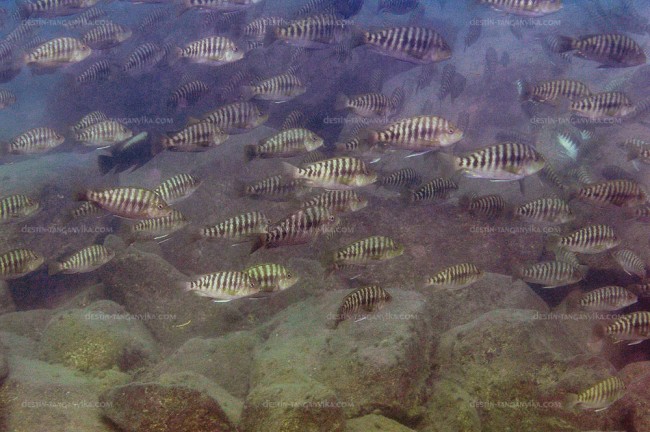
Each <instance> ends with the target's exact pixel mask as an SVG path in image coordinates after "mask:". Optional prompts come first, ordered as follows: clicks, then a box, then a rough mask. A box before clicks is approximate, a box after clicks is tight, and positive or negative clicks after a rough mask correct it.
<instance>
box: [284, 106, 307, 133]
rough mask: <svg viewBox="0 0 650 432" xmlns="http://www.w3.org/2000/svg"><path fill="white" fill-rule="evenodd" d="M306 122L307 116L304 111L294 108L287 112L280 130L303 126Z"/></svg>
mask: <svg viewBox="0 0 650 432" xmlns="http://www.w3.org/2000/svg"><path fill="white" fill-rule="evenodd" d="M306 123H307V118H306V117H305V114H303V112H302V111H300V110H294V111H291V112H290V113H289V114H287V116H286V117H285V119H284V121H283V122H282V126H281V127H280V130H287V129H298V128H302V127H305V125H306Z"/></svg>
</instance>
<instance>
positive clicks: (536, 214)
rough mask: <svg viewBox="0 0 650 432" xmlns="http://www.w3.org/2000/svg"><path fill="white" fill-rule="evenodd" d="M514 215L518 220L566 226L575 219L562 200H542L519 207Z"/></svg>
mask: <svg viewBox="0 0 650 432" xmlns="http://www.w3.org/2000/svg"><path fill="white" fill-rule="evenodd" d="M514 214H515V216H516V217H518V218H522V219H526V220H529V221H533V222H547V223H551V224H564V223H568V222H571V221H573V220H574V219H575V214H574V213H573V211H572V210H571V208H570V207H569V204H568V203H567V202H566V201H564V200H562V199H560V198H540V199H536V200H534V201H530V202H528V203H526V204H522V205H520V206H519V207H517V208H516V209H515V211H514Z"/></svg>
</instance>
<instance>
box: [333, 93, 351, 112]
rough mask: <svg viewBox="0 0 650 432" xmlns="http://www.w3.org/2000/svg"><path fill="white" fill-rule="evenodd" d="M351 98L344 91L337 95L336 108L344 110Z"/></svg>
mask: <svg viewBox="0 0 650 432" xmlns="http://www.w3.org/2000/svg"><path fill="white" fill-rule="evenodd" d="M349 101H350V99H349V98H348V97H347V96H346V95H344V94H343V93H339V94H338V95H336V102H335V103H334V109H335V110H337V111H342V110H344V109H346V108H347V107H348V102H349Z"/></svg>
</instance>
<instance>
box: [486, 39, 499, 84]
mask: <svg viewBox="0 0 650 432" xmlns="http://www.w3.org/2000/svg"><path fill="white" fill-rule="evenodd" d="M498 64H499V54H497V50H495V49H494V47H488V49H487V50H486V51H485V70H484V71H483V75H484V76H485V78H486V79H487V80H488V81H492V79H493V78H494V77H495V75H496V72H497V65H498Z"/></svg>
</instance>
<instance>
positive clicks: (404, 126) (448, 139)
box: [367, 115, 463, 151]
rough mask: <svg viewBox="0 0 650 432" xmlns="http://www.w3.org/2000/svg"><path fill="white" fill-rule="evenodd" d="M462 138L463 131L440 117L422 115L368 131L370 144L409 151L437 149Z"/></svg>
mask: <svg viewBox="0 0 650 432" xmlns="http://www.w3.org/2000/svg"><path fill="white" fill-rule="evenodd" d="M462 138H463V131H462V130H460V129H458V127H456V126H455V125H454V124H453V123H451V122H450V121H449V120H447V119H444V118H442V117H437V116H430V115H422V116H416V117H409V118H406V119H404V120H400V121H397V122H394V123H392V124H390V125H388V127H386V128H385V129H383V130H380V131H370V132H369V133H368V137H367V141H368V143H369V144H370V145H371V146H378V145H380V146H383V147H393V148H397V149H404V150H410V151H427V150H429V151H430V150H438V149H440V148H443V147H449V146H451V145H453V144H455V143H457V142H458V141H460V140H461V139H462Z"/></svg>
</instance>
